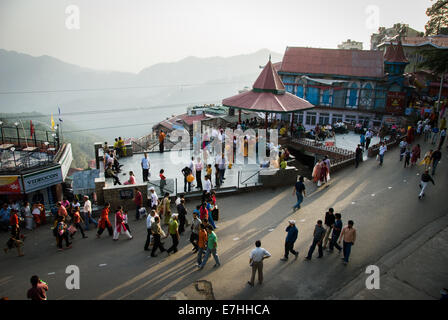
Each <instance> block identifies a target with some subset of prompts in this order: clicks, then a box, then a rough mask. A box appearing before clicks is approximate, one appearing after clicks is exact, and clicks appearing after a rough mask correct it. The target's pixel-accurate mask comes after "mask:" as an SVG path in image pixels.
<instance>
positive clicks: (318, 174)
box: [313, 160, 322, 182]
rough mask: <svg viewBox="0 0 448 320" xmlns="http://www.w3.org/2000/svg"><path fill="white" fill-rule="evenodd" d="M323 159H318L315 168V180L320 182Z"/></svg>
mask: <svg viewBox="0 0 448 320" xmlns="http://www.w3.org/2000/svg"><path fill="white" fill-rule="evenodd" d="M321 165H322V161H320V160H319V161H317V163H316V165H315V166H314V169H313V181H314V182H318V181H319V179H320V171H321Z"/></svg>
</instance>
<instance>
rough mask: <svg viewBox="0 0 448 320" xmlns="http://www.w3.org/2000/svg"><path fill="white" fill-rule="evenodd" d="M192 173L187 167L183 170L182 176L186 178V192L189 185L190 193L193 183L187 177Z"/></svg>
mask: <svg viewBox="0 0 448 320" xmlns="http://www.w3.org/2000/svg"><path fill="white" fill-rule="evenodd" d="M191 173H192V171H191V169H190V168H189V167H185V168H183V169H182V175H183V176H184V192H187V185H188V192H190V191H191V182H188V181H187V177H188V176H189V175H190V174H191Z"/></svg>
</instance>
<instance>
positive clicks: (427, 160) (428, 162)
mask: <svg viewBox="0 0 448 320" xmlns="http://www.w3.org/2000/svg"><path fill="white" fill-rule="evenodd" d="M431 155H432V150H429V151H428V152H426V153H425V156H424V157H423V160H422V161H420V165H425V170H428V168H429V166H430V165H431Z"/></svg>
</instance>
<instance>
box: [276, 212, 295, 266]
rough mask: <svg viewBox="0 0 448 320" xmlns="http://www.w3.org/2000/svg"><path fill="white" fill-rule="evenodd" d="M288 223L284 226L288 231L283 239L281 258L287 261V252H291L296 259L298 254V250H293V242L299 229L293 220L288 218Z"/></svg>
mask: <svg viewBox="0 0 448 320" xmlns="http://www.w3.org/2000/svg"><path fill="white" fill-rule="evenodd" d="M288 222H289V225H288V227H287V228H286V232H288V235H287V236H286V240H285V256H284V257H283V258H281V259H280V260H281V261H287V260H288V254H289V253H290V252H291V253H292V254H293V255H295V256H296V257H295V259H296V260H297V257H298V256H299V252H298V251H294V242H296V240H297V235H298V234H299V230H298V229H297V227H296V222H295V220H289V221H288Z"/></svg>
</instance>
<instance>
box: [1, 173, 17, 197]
mask: <svg viewBox="0 0 448 320" xmlns="http://www.w3.org/2000/svg"><path fill="white" fill-rule="evenodd" d="M21 192H22V187H21V185H20V176H0V194H20V193H21Z"/></svg>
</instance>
